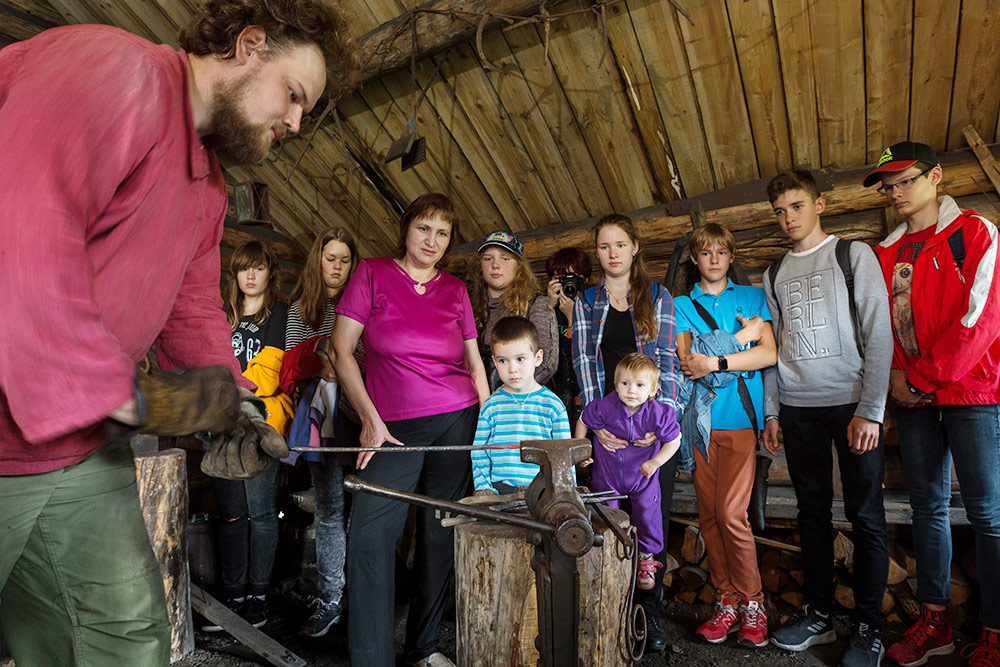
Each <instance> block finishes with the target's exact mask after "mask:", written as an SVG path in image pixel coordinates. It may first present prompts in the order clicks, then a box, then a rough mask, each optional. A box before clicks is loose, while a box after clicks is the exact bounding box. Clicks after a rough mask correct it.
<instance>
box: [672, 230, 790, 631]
mask: <svg viewBox="0 0 1000 667" xmlns="http://www.w3.org/2000/svg"><path fill="white" fill-rule="evenodd" d="M690 248H691V259H692V261H693V262H694V263H695V265H696V266H697V267H698V272H699V273H700V274H701V281H700V282H699V283H698V284H697V285H695V287H694V289H693V290H691V295H690V296H682V297H679V298H677V299H675V300H674V309H675V312H676V314H677V331H679V332H681V333H679V334H678V336H677V353H678V355H679V356H680V358H681V370H683V371H684V374H685V376H686V380H688V381H694V384H693V385H689V387H686V388H685V389H687V388H690V394H691V399H692V400H691V401H689V403H688V407H687V408H686V411H687V412H692V410H700V408H699V407H696V406H702V405H704V404H705V402H707V400H710V401H711V407H710V409H709V410H708V411H707V412H709V413H710V414H702V413H704V412H706V411H705V410H703V409H702V410H700V412H699V414H697V415H694V414H693V412H692V414H689V415H688V419H687V420H686V423H688V424H691V423H697V425H698V428H689V429H688V432H686V433H685V434H684V438H685V440H687V441H688V443H689V448H690V449H691V450H693V451H688V455H689V456H690V455H691V454H693V456H694V462H695V465H696V468H695V470H694V474H693V477H694V488H695V494H696V495H697V498H698V513H699V515H700V519H701V521H700V523H701V534H702V537H704V539H705V548H706V550H707V551H708V562H709V569H710V571H711V576H712V585H713V586H714V587H715V595H716V603H715V613H714V614H713V615H712V617H711V618H710V619H709V620H708V621H706V622H705V623H703V624H702V625H701V626H699V628H698V629H697V631H696V633H695V634H696V635H697V636H698V638H700V639H703V640H704V641H708V642H711V643H720V642H723V641H725V639H726V637H727V636H728V635H729V634H730V633H731V632H733V631H735V630H737V621H738V630H739V632H738V634H737V641H738V642H739V643H740V644H741V645H743V646H749V647H759V646H764V645H765V644H767V613H766V612H765V611H764V607H763V603H764V596H763V593H762V591H761V581H760V573H759V572H758V570H757V551H756V548H755V546H754V540H753V533H752V531H751V529H750V523H749V521H748V520H747V504H748V503H749V501H750V491H751V489H752V488H753V478H754V470H755V467H756V466H755V464H756V458H757V435H758V432H759V430H760V426H761V424H762V423H763V406H764V386H763V382H762V380H761V373H760V372H758V371H760V369H762V368H766V367H768V366H772V365H773V364H774V362H775V360H776V359H777V352H776V346H775V342H774V333H773V332H772V330H771V324H770V320H771V314H770V312H769V311H768V308H767V300H766V298H765V296H764V290H762V289H760V288H759V287H749V286H744V285H735V284H733V281H731V280H729V278H728V277H727V274H728V271H729V266H730V264H732V262H733V255H734V253H735V251H736V241H735V239H734V238H733V235H732V234H731V233H730V232H729V230H727V229H725V228H723V227H721V226H719V225H717V224H709V225H705V226H703V227H700V228H698V229H697V230H695V232H694V234H693V235H692V237H691V243H690ZM685 384H688V383H687V382H686V383H685ZM685 393H687V391H685ZM713 393H714V395H715V397H714V400H712V399H711V398H710V397H711V396H712V395H713ZM706 395H707V397H708V399H707V400H706ZM709 424H710V426H709ZM706 436H707V437H706Z"/></svg>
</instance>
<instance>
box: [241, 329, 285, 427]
mask: <svg viewBox="0 0 1000 667" xmlns="http://www.w3.org/2000/svg"><path fill="white" fill-rule="evenodd" d="M284 354H285V353H284V352H282V351H281V350H279V349H278V348H276V347H270V346H268V347H265V348H264V349H263V350H261V351H260V352H258V353H257V356H255V357H254V358H253V359H251V360H250V363H249V364H248V365H247V369H246V372H244V373H243V375H244V377H246V378H247V379H249V380H250V381H251V382H253V383H254V384H256V385H257V392H256V394H257V397H258V398H260V399H261V400H263V401H264V405H265V406H267V423H268V424H270V425H271V427H272V428H274V430H275V431H277V432H278V435H280V436H282V437H285V436H286V435H288V427H289V426H290V425H291V422H292V417H294V416H295V404H294V403H292V399H291V397H290V396H288V395H287V394H284V393H282V391H281V387H279V386H278V375H279V373H280V372H281V360H282V357H283V356H284Z"/></svg>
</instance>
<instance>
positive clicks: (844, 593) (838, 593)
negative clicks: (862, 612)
mask: <svg viewBox="0 0 1000 667" xmlns="http://www.w3.org/2000/svg"><path fill="white" fill-rule="evenodd" d="M833 599H834V600H836V601H837V602H838V603H840V605H841V606H842V607H844V608H845V609H854V606H855V603H854V589H853V588H851V587H850V586H849V585H848V584H847V583H846V582H845V581H844V580H843V579H842V578H840V577H838V578H837V587H836V588H835V589H834V591H833Z"/></svg>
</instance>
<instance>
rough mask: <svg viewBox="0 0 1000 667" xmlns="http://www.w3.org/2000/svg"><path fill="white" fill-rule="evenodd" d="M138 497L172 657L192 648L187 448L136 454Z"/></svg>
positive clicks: (183, 653)
mask: <svg viewBox="0 0 1000 667" xmlns="http://www.w3.org/2000/svg"><path fill="white" fill-rule="evenodd" d="M135 471H136V480H137V482H138V486H139V503H140V505H141V506H142V517H143V519H144V520H145V521H146V532H147V533H148V534H149V542H150V544H151V545H152V546H153V553H154V554H155V555H156V560H157V562H158V563H159V564H160V573H161V574H162V575H163V589H164V593H165V595H166V601H167V616H168V618H169V619H170V625H171V626H172V630H171V633H170V660H171V662H175V661H177V660H180V659H181V658H183V657H184V656H186V655H188V654H189V653H191V652H192V651H194V625H193V621H192V619H191V575H190V572H189V570H188V558H187V538H186V532H185V530H186V527H187V517H188V496H187V467H186V461H185V452H184V450H183V449H165V450H163V451H159V452H151V453H149V452H148V450H147V453H143V454H138V455H137V456H136V458H135Z"/></svg>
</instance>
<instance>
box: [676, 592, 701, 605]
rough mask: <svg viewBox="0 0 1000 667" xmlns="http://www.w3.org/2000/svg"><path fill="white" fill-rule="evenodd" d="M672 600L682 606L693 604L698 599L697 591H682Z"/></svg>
mask: <svg viewBox="0 0 1000 667" xmlns="http://www.w3.org/2000/svg"><path fill="white" fill-rule="evenodd" d="M674 599H675V600H677V601H678V602H683V603H684V604H694V601H695V600H697V599H698V591H683V592H681V593H678V594H677V595H675V596H674Z"/></svg>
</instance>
